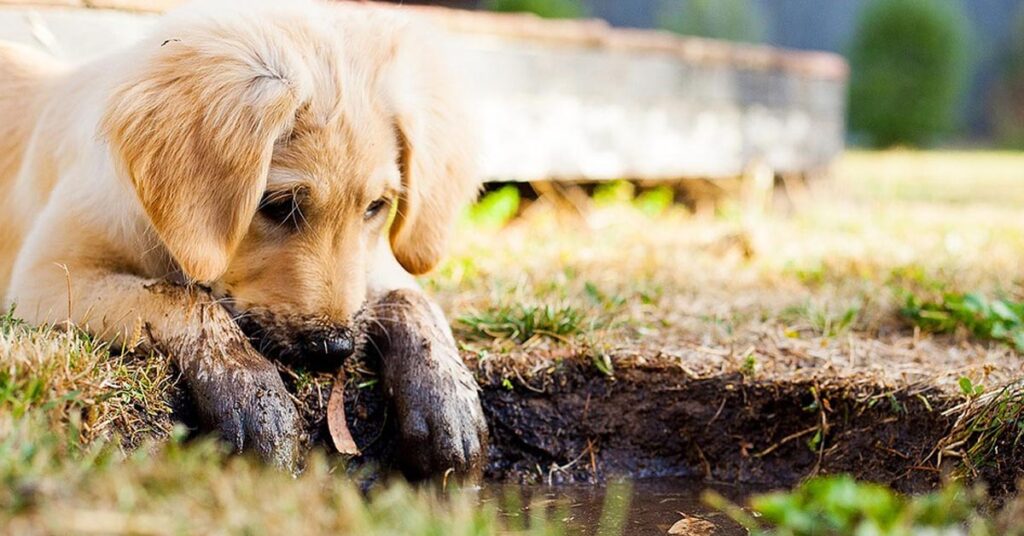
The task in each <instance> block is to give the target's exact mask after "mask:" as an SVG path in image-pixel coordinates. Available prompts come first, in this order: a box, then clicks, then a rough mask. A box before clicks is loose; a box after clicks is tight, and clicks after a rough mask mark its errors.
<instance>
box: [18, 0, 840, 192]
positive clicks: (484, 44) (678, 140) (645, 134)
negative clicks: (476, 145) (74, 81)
mask: <svg viewBox="0 0 1024 536" xmlns="http://www.w3.org/2000/svg"><path fill="white" fill-rule="evenodd" d="M44 3H45V4H49V5H45V6H44V5H40V4H44ZM175 3H177V2H176V0H161V1H159V2H147V1H144V0H95V1H88V0H86V1H82V0H53V1H36V2H32V1H30V0H0V39H7V40H14V41H20V42H23V43H29V44H33V45H35V46H38V47H41V48H44V49H47V50H49V51H51V52H52V53H54V54H56V55H58V56H61V57H64V58H66V59H70V60H78V59H84V58H88V57H92V56H95V55H97V54H100V53H102V52H106V51H108V50H110V49H112V48H116V47H118V46H121V45H124V44H127V43H130V42H132V41H134V40H136V39H138V38H139V36H141V35H142V34H144V33H145V32H146V30H147V29H148V28H149V27H150V26H151V25H152V24H153V23H154V22H155V20H156V18H157V16H156V15H155V14H154V13H153V12H155V11H159V10H160V9H163V8H166V7H168V6H170V5H172V4H175ZM96 7H102V8H111V9H96ZM126 9H127V10H126ZM408 9H410V10H411V11H414V12H415V13H417V14H418V15H421V16H424V17H427V18H430V19H432V20H433V21H434V22H435V23H437V24H439V25H441V26H444V27H446V28H448V29H449V30H451V31H452V32H453V33H454V35H455V36H456V39H455V42H454V46H453V47H452V54H453V61H454V62H455V64H456V66H457V68H458V71H459V72H461V73H462V75H463V78H464V79H465V82H466V85H467V87H468V89H469V91H468V93H467V95H468V96H469V98H470V99H471V102H470V106H471V107H472V109H473V112H474V113H473V114H472V116H473V117H474V118H475V119H476V120H477V121H478V127H479V132H480V138H481V162H482V165H483V168H484V171H485V173H486V175H487V177H488V178H490V179H493V180H540V179H583V180H601V179H613V178H639V179H661V178H686V177H701V178H716V177H729V176H736V175H740V174H742V173H743V172H744V171H745V170H747V169H750V168H751V167H752V166H754V165H757V166H761V167H768V168H770V169H773V170H775V171H778V172H809V171H814V170H818V169H821V168H823V167H825V166H827V164H828V163H829V162H830V161H831V160H832V159H833V158H834V157H835V156H836V155H837V154H839V152H840V151H842V149H843V137H844V122H843V118H844V114H845V112H844V104H845V93H846V90H845V86H846V77H847V68H846V65H845V63H844V62H843V60H842V59H841V58H839V57H838V56H834V55H830V54H822V53H806V52H792V51H783V50H779V49H773V48H769V47H758V46H750V45H737V44H731V43H723V42H716V41H709V40H702V39H684V38H680V37H676V36H673V35H669V34H664V33H659V32H651V31H638V30H614V29H611V28H610V27H608V26H607V25H605V24H604V23H602V22H599V21H581V22H575V21H544V20H541V19H537V18H534V17H531V16H521V15H494V14H485V13H473V12H464V11H454V10H446V9H439V8H408Z"/></svg>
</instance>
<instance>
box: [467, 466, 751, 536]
mask: <svg viewBox="0 0 1024 536" xmlns="http://www.w3.org/2000/svg"><path fill="white" fill-rule="evenodd" d="M709 488H710V489H714V490H715V491H717V492H718V493H720V494H722V495H724V496H725V497H728V498H729V499H732V500H734V501H741V500H742V499H743V497H745V496H747V495H749V494H750V493H753V492H755V491H757V490H750V489H741V488H734V487H729V486H713V485H708V484H706V483H703V482H698V481H693V480H688V479H677V478H661V479H649V480H636V481H633V482H630V483H626V484H611V485H609V486H607V487H606V486H596V485H562V486H495V487H493V488H487V489H485V490H484V493H483V501H484V502H485V503H489V504H494V505H496V506H497V508H498V510H499V512H500V513H501V515H502V517H503V519H504V520H505V521H506V526H508V527H509V528H510V529H525V528H527V527H533V528H535V527H536V524H537V523H538V521H537V519H538V518H545V519H548V520H549V523H552V524H559V525H562V526H564V528H566V529H567V530H568V532H569V533H570V534H597V533H598V530H599V529H601V528H603V530H601V533H602V534H622V535H625V536H633V535H637V536H643V535H648V534H662V535H664V534H687V535H693V536H704V535H715V536H741V535H746V534H747V531H746V530H745V529H743V528H742V527H741V526H740V525H738V524H736V523H735V522H733V521H732V520H730V519H729V518H728V517H726V516H725V515H724V514H722V513H720V512H718V511H715V510H713V509H711V508H709V507H708V506H707V505H705V504H704V503H703V502H701V498H700V496H701V493H702V492H703V491H704V490H706V489H709ZM673 526H675V529H673ZM608 529H611V531H610V532H608V531H607V530H608ZM670 530H673V532H669V531H670Z"/></svg>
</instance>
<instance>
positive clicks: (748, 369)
mask: <svg viewBox="0 0 1024 536" xmlns="http://www.w3.org/2000/svg"><path fill="white" fill-rule="evenodd" d="M740 374H742V375H743V377H744V378H746V379H748V380H750V379H753V378H754V376H756V375H757V354H755V353H750V354H748V355H747V357H745V358H744V359H743V364H742V365H740Z"/></svg>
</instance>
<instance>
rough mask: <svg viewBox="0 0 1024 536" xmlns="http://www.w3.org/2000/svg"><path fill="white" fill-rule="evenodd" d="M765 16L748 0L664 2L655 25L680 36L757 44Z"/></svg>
mask: <svg viewBox="0 0 1024 536" xmlns="http://www.w3.org/2000/svg"><path fill="white" fill-rule="evenodd" d="M764 20H765V14H764V13H763V12H762V11H761V10H760V9H759V8H758V6H757V4H755V3H754V2H753V1H752V0H664V1H663V2H662V4H661V10H660V12H659V14H658V23H659V25H660V26H661V27H662V28H664V29H666V30H670V31H673V32H676V33H678V34H682V35H693V36H697V37H710V38H713V39H727V40H729V41H743V42H748V43H757V42H760V41H762V40H764V37H765V32H766V25H765V23H764Z"/></svg>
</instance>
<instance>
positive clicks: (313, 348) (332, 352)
mask: <svg viewBox="0 0 1024 536" xmlns="http://www.w3.org/2000/svg"><path fill="white" fill-rule="evenodd" d="M307 344H308V346H307V348H306V354H307V356H308V359H309V364H310V366H311V367H312V368H316V369H320V370H334V369H337V368H338V367H340V366H341V365H342V364H343V363H344V362H345V359H347V358H348V357H350V356H351V355H352V353H353V352H355V349H356V341H355V337H353V335H352V330H350V329H348V328H338V329H332V330H330V331H324V332H320V333H317V334H315V335H313V336H311V337H310V338H309V341H308V343H307Z"/></svg>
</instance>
